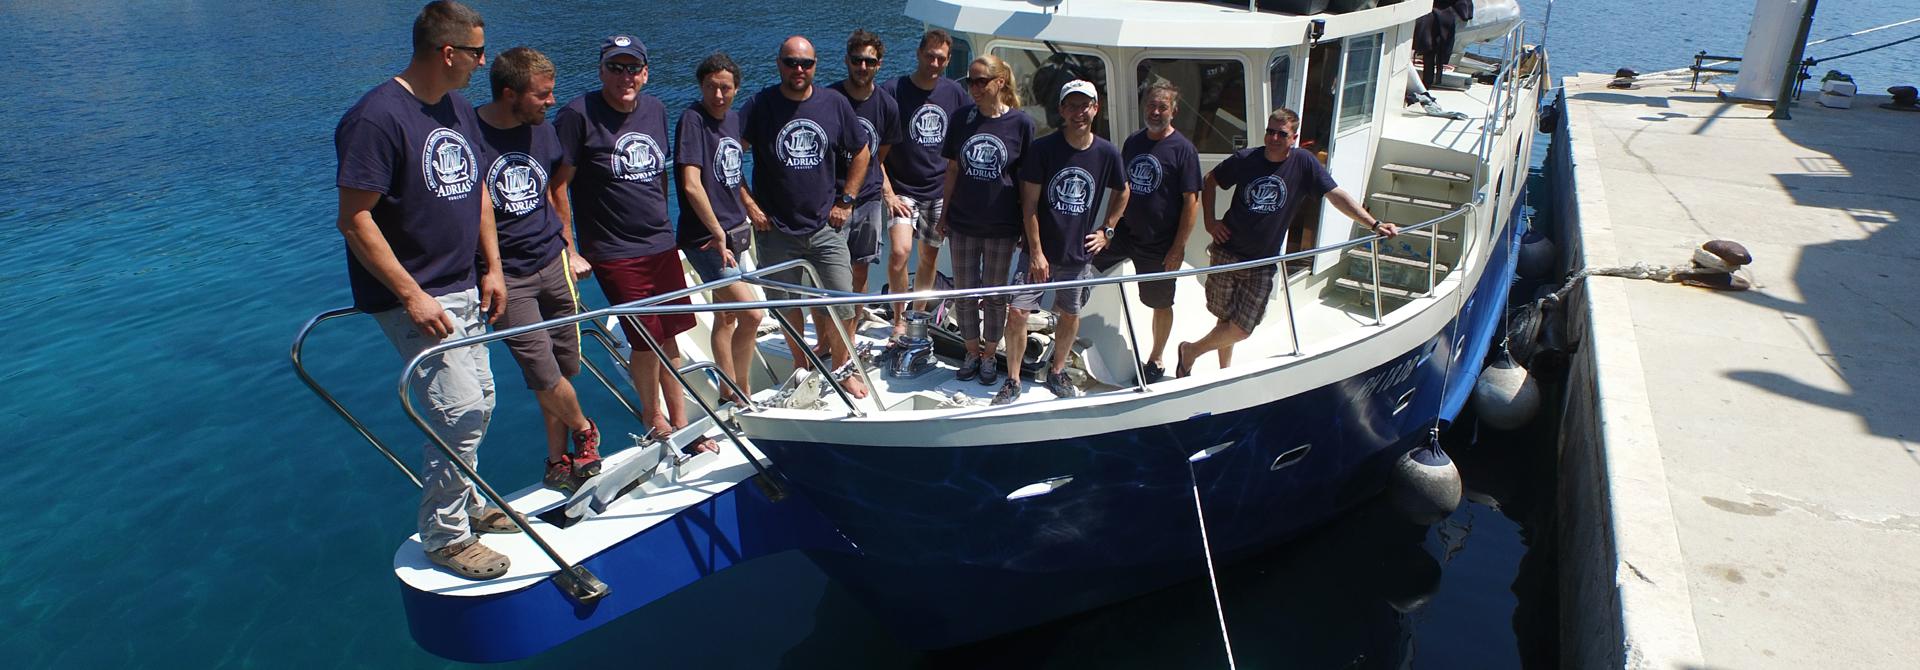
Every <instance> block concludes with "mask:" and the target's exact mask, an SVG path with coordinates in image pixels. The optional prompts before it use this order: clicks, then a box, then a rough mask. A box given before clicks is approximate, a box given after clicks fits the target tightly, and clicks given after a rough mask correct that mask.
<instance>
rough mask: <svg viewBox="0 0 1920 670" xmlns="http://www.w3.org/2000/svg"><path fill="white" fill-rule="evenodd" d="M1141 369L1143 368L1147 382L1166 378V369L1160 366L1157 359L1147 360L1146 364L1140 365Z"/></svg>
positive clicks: (1150, 382)
mask: <svg viewBox="0 0 1920 670" xmlns="http://www.w3.org/2000/svg"><path fill="white" fill-rule="evenodd" d="M1141 369H1142V370H1145V371H1146V373H1147V383H1148V384H1152V383H1155V382H1158V381H1160V380H1162V379H1166V378H1167V369H1166V368H1163V367H1160V362H1159V361H1147V364H1146V365H1144V366H1141Z"/></svg>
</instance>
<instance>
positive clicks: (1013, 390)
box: [993, 375, 1020, 405]
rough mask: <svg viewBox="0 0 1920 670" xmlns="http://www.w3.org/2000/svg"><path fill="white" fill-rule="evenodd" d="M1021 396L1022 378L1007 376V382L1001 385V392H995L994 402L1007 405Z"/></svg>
mask: <svg viewBox="0 0 1920 670" xmlns="http://www.w3.org/2000/svg"><path fill="white" fill-rule="evenodd" d="M1019 397H1020V378H1019V377H1015V376H1012V375H1008V376H1007V383H1005V384H1002V385H1001V386H1000V392H999V393H995V394H993V404H995V405H1005V404H1007V403H1010V402H1013V401H1014V400H1015V399H1018V398H1019Z"/></svg>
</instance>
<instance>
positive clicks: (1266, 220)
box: [1174, 108, 1400, 377]
mask: <svg viewBox="0 0 1920 670" xmlns="http://www.w3.org/2000/svg"><path fill="white" fill-rule="evenodd" d="M1299 126H1300V115H1299V114H1297V113H1295V112H1294V111H1293V110H1291V109H1285V108H1281V109H1276V110H1274V112H1273V114H1270V115H1268V116H1267V132H1266V140H1265V142H1264V143H1263V145H1262V146H1258V147H1251V148H1247V149H1242V150H1240V151H1238V152H1235V153H1234V154H1233V155H1231V156H1228V157H1227V159H1226V160H1223V161H1220V164H1219V165H1216V166H1214V168H1213V171H1212V172H1209V173H1207V178H1206V181H1205V183H1204V185H1203V188H1202V190H1201V195H1200V205H1201V208H1202V209H1203V210H1205V212H1206V217H1207V233H1208V234H1211V235H1213V245H1212V246H1210V247H1208V248H1207V251H1208V253H1209V255H1210V256H1211V260H1212V262H1213V264H1214V265H1227V264H1231V263H1238V262H1241V261H1249V260H1254V259H1259V258H1269V257H1272V256H1277V255H1279V254H1280V249H1281V248H1282V247H1283V246H1284V245H1285V244H1286V235H1287V226H1288V224H1290V223H1291V222H1292V221H1293V218H1294V216H1295V215H1297V214H1298V213H1299V212H1300V205H1301V203H1304V202H1307V201H1309V200H1311V199H1313V198H1319V197H1322V196H1325V197H1326V199H1327V202H1329V203H1332V204H1333V207H1334V209H1337V210H1340V213H1341V214H1345V215H1347V216H1348V217H1351V218H1352V219H1353V220H1355V221H1358V222H1360V223H1361V225H1364V226H1366V227H1367V229H1369V230H1372V231H1373V232H1374V233H1376V234H1379V235H1383V236H1386V237H1393V236H1394V235H1398V234H1400V229H1399V227H1398V226H1395V225H1393V224H1391V223H1383V222H1381V221H1380V220H1379V219H1375V218H1373V215H1372V214H1368V213H1367V210H1366V209H1365V208H1364V207H1362V206H1361V205H1360V201H1359V200H1357V199H1355V198H1354V197H1353V194H1351V193H1348V192H1347V191H1346V190H1345V189H1342V188H1340V185H1339V184H1336V183H1334V181H1333V176H1332V175H1329V174H1327V168H1326V166H1323V165H1321V164H1320V161H1319V160H1316V159H1315V158H1314V156H1313V154H1312V153H1310V152H1308V151H1307V150H1305V149H1301V148H1299V147H1296V146H1294V145H1293V143H1294V140H1296V139H1298V137H1297V136H1296V135H1295V134H1294V131H1295V130H1296V129H1297V128H1299ZM1222 187H1228V188H1232V189H1233V192H1234V194H1233V204H1232V205H1231V206H1230V207H1228V209H1227V218H1226V219H1225V220H1224V221H1223V220H1221V219H1219V218H1217V217H1216V216H1214V193H1213V192H1214V189H1218V188H1222ZM1274 274H1275V268H1274V266H1271V265H1268V266H1264V267H1257V268H1251V269H1247V270H1235V271H1232V272H1216V273H1214V274H1210V275H1207V279H1206V289H1207V290H1206V293H1207V311H1209V312H1212V313H1213V315H1214V317H1216V318H1218V319H1219V321H1218V322H1216V323H1215V324H1214V326H1213V330H1211V331H1209V332H1208V333H1207V334H1206V335H1205V336H1203V337H1201V338H1200V339H1199V340H1197V341H1194V342H1181V343H1180V346H1179V347H1178V348H1176V349H1175V351H1176V353H1177V354H1178V355H1179V364H1178V365H1176V366H1175V367H1174V374H1175V375H1177V376H1180V377H1185V376H1187V375H1188V374H1189V373H1190V372H1192V370H1193V362H1194V361H1195V360H1196V359H1198V358H1199V357H1201V356H1203V355H1205V354H1206V353H1207V352H1209V351H1218V352H1220V367H1221V368H1222V369H1225V368H1226V367H1227V366H1228V365H1229V364H1230V363H1231V362H1232V352H1233V345H1234V343H1237V342H1239V341H1241V340H1244V339H1247V337H1248V336H1249V335H1251V334H1252V333H1253V329H1254V327H1255V326H1258V325H1260V321H1261V320H1262V319H1263V318H1265V317H1266V314H1267V299H1268V298H1269V297H1271V296H1272V295H1273V282H1274ZM1282 281H1284V278H1283V279H1282Z"/></svg>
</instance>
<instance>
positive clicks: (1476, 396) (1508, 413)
mask: <svg viewBox="0 0 1920 670" xmlns="http://www.w3.org/2000/svg"><path fill="white" fill-rule="evenodd" d="M1473 409H1474V411H1475V412H1477V413H1479V416H1480V420H1481V422H1483V423H1485V424H1486V425H1487V426H1488V427H1490V428H1494V429H1496V430H1515V429H1518V428H1520V427H1521V426H1525V425H1527V422H1528V421H1531V420H1533V415H1534V413H1535V412H1537V411H1539V409H1540V386H1539V384H1536V383H1534V381H1533V377H1532V376H1531V375H1529V374H1527V369H1526V368H1523V367H1520V365H1519V364H1518V363H1515V362H1513V356H1511V355H1508V353H1507V352H1506V350H1505V349H1502V350H1501V351H1500V355H1499V357H1498V358H1495V359H1494V361H1493V364H1492V365H1489V366H1487V369H1485V370H1482V371H1481V372H1480V380H1479V381H1477V382H1475V383H1474V385H1473Z"/></svg>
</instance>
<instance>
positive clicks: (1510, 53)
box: [1474, 21, 1542, 201]
mask: <svg viewBox="0 0 1920 670" xmlns="http://www.w3.org/2000/svg"><path fill="white" fill-rule="evenodd" d="M1526 34H1527V24H1526V22H1525V21H1520V22H1516V23H1514V25H1513V27H1512V28H1509V29H1507V34H1506V37H1505V39H1504V41H1503V42H1504V46H1502V53H1501V56H1500V65H1499V68H1500V70H1499V72H1500V74H1499V76H1498V77H1497V78H1496V79H1495V80H1494V83H1493V87H1492V89H1493V96H1492V100H1491V101H1489V105H1488V109H1487V116H1486V118H1484V119H1481V121H1480V147H1479V151H1477V152H1475V153H1476V155H1477V157H1478V158H1479V162H1478V165H1477V166H1476V169H1477V170H1479V171H1480V179H1479V180H1477V181H1478V182H1481V183H1484V182H1485V181H1486V178H1487V172H1486V171H1487V170H1488V169H1490V168H1491V166H1492V165H1493V163H1492V159H1493V145H1494V139H1495V138H1497V137H1499V136H1500V135H1501V134H1502V133H1505V132H1506V131H1507V128H1508V125H1509V123H1511V122H1512V121H1513V117H1514V116H1515V115H1516V114H1518V113H1519V111H1520V106H1519V105H1518V104H1516V101H1517V100H1520V99H1521V98H1520V90H1521V89H1522V88H1524V87H1525V86H1526V84H1527V79H1528V78H1530V77H1532V76H1538V74H1539V73H1540V72H1541V71H1542V69H1541V68H1538V67H1536V68H1534V71H1533V72H1532V73H1530V74H1528V75H1525V76H1523V75H1522V73H1521V70H1522V62H1521V61H1522V58H1523V57H1524V55H1525V51H1526ZM1474 197H1475V200H1476V201H1479V200H1482V199H1483V198H1484V197H1485V192H1481V193H1476V194H1475V196H1474Z"/></svg>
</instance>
